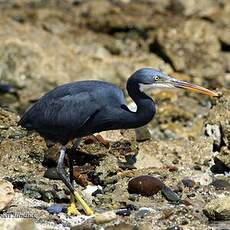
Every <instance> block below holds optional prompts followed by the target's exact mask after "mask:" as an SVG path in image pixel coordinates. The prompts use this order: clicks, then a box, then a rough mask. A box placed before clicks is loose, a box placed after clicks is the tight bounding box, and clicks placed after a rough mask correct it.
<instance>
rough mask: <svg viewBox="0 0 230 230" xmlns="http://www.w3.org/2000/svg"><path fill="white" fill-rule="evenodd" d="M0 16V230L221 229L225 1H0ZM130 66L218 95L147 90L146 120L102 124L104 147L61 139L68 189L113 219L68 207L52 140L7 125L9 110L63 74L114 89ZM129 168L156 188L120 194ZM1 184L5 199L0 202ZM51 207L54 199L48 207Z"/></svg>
mask: <svg viewBox="0 0 230 230" xmlns="http://www.w3.org/2000/svg"><path fill="white" fill-rule="evenodd" d="M0 19H1V20H0V131H1V133H0V179H1V178H2V179H1V180H0V182H1V183H2V185H1V183H0V229H8V230H9V229H16V227H15V226H17V227H18V228H17V229H20V230H21V229H23V230H24V229H47V230H48V229H72V230H74V229H75V230H76V229H106V230H107V229H108V230H110V229H119V230H120V229H125V230H126V229H127V230H129V229H140V230H145V229H146V230H148V229H167V230H176V229H186V230H187V229H188V230H190V229H191V230H193V229H213V230H214V229H215V230H221V229H222V230H223V229H230V177H229V175H230V174H229V173H230V90H229V87H230V53H229V51H230V1H228V0H218V1H217V0H199V1H198V0H187V1H183V0H175V1H174V0H140V1H139V0H107V1H106V0H91V1H90V0H75V1H74V0H64V1H59V0H47V1H43V0H12V1H4V0H3V1H0ZM141 67H152V68H155V69H161V70H162V71H164V72H165V73H167V74H169V75H171V76H173V77H175V78H177V79H181V80H186V81H190V82H193V83H196V84H200V85H203V86H205V87H207V88H209V89H213V90H216V91H217V92H218V93H219V94H220V96H219V97H216V98H210V97H207V96H203V95H199V94H194V93H189V92H185V91H183V90H175V91H155V92H152V95H151V96H152V97H153V98H154V101H155V103H156V105H157V113H156V115H155V117H154V119H153V120H152V121H151V122H150V123H149V124H148V125H147V126H145V127H142V128H138V129H136V130H117V131H107V132H103V133H101V135H102V136H103V137H104V138H105V139H107V140H109V142H110V148H109V149H108V148H106V146H105V145H103V144H102V143H99V142H98V141H94V140H92V139H87V140H82V141H81V143H80V147H79V148H78V149H71V144H70V145H69V148H68V151H69V153H70V154H72V157H73V163H74V175H75V177H74V179H75V181H76V182H77V184H75V186H76V188H77V189H78V191H81V193H82V194H83V195H84V197H85V199H86V200H87V201H88V203H90V205H91V207H92V208H93V209H94V210H95V211H96V212H97V213H104V212H107V211H112V214H111V215H112V217H111V216H110V217H108V220H106V217H105V216H103V217H102V219H103V221H98V219H97V218H94V217H90V218H89V217H86V216H84V215H83V212H82V210H81V209H80V211H81V213H82V215H81V216H68V215H67V213H66V207H67V205H68V202H69V191H68V189H67V188H66V187H65V186H64V184H63V183H62V181H61V180H60V179H59V177H58V175H57V172H56V165H57V159H58V156H59V147H60V146H59V145H57V144H56V145H54V144H53V143H48V142H45V140H44V139H43V138H42V137H40V136H39V135H38V134H37V133H32V134H31V133H28V132H27V131H26V130H25V129H23V128H22V127H20V126H18V125H17V122H18V120H19V118H20V115H21V114H22V112H23V111H25V109H26V108H27V107H28V106H30V105H31V104H33V103H34V102H35V101H36V100H37V99H38V98H39V97H40V96H41V95H43V94H44V93H45V92H47V91H49V90H50V89H52V88H54V87H55V86H57V85H60V84H63V83H67V82H72V81H78V80H84V79H99V80H105V81H108V82H112V83H114V84H116V85H118V86H119V87H120V88H122V89H124V90H125V84H126V80H127V79H128V77H129V76H130V75H131V74H132V73H133V72H134V71H135V70H137V69H138V68H141ZM124 92H125V95H126V98H127V104H129V105H130V106H131V105H132V103H131V102H132V101H131V99H130V98H129V96H128V94H127V92H126V91H124ZM66 165H68V162H67V161H66ZM140 175H150V176H154V177H155V178H158V179H159V180H160V181H161V182H162V184H163V188H161V189H160V191H159V192H157V193H156V194H153V195H151V196H144V195H140V194H139V195H138V194H135V193H130V190H129V189H128V184H129V181H130V180H131V179H132V178H133V177H136V176H140ZM9 182H10V183H11V184H12V185H13V188H14V198H13V200H12V201H11V202H10V203H9V204H8V206H6V207H5V208H3V209H2V210H1V199H2V198H3V203H4V202H6V203H7V201H6V200H7V198H6V199H5V197H7V196H5V195H4V191H3V189H2V188H3V186H5V185H6V184H7V185H8V183H9ZM1 186H2V188H1ZM155 186H157V185H156V184H155V183H153V184H151V183H150V184H147V188H148V189H151V187H153V188H155ZM166 186H167V187H166ZM90 188H91V189H94V192H90V191H91V190H90ZM165 188H168V189H169V190H167V191H166V194H165V192H164V191H165V190H164V189H165ZM1 189H2V190H1ZM1 191H3V193H1ZM12 193H13V192H12ZM12 193H11V194H10V195H12ZM8 195H9V193H8ZM4 199H5V201H4ZM52 204H60V205H62V207H64V208H63V210H62V211H61V212H60V213H58V214H52V213H51V212H50V211H48V210H49V209H48V210H47V208H48V207H50V206H51V205H52ZM98 218H99V217H98Z"/></svg>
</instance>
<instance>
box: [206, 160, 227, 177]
mask: <svg viewBox="0 0 230 230" xmlns="http://www.w3.org/2000/svg"><path fill="white" fill-rule="evenodd" d="M214 162H215V165H213V166H212V167H211V168H210V170H211V172H212V173H214V174H225V172H227V173H228V172H230V169H229V167H228V166H227V165H225V164H224V162H222V161H221V160H219V159H218V158H216V157H215V158H214Z"/></svg>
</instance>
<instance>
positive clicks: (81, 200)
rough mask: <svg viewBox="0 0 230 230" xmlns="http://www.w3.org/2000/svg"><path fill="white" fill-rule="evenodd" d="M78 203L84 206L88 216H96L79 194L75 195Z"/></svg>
mask: <svg viewBox="0 0 230 230" xmlns="http://www.w3.org/2000/svg"><path fill="white" fill-rule="evenodd" d="M74 196H75V199H76V201H77V202H78V203H79V204H80V205H81V206H82V208H83V210H84V212H85V214H86V215H88V216H91V215H93V214H94V212H93V210H92V209H91V208H90V207H89V206H88V204H87V203H86V202H85V201H84V200H83V198H82V197H81V196H80V194H79V193H77V192H75V193H74Z"/></svg>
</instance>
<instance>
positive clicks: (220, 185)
mask: <svg viewBox="0 0 230 230" xmlns="http://www.w3.org/2000/svg"><path fill="white" fill-rule="evenodd" d="M210 185H212V186H214V187H215V188H216V189H218V190H228V191H229V190H230V183H229V182H228V181H226V180H222V179H216V180H214V181H213V182H212V183H211V184H210Z"/></svg>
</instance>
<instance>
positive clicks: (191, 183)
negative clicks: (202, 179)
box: [181, 178, 195, 188]
mask: <svg viewBox="0 0 230 230" xmlns="http://www.w3.org/2000/svg"><path fill="white" fill-rule="evenodd" d="M181 181H182V183H183V185H184V186H185V187H188V188H192V187H194V186H195V181H193V180H191V179H187V178H184V179H182V180H181Z"/></svg>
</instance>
